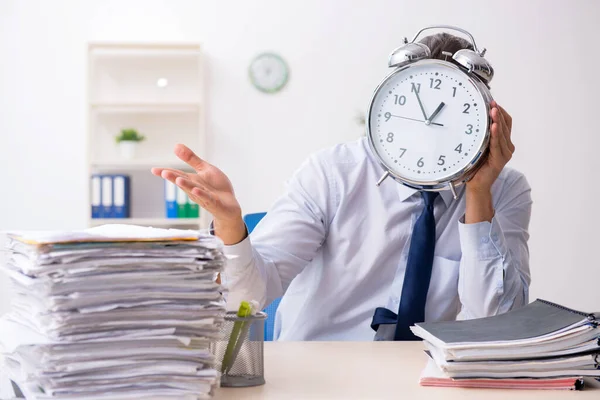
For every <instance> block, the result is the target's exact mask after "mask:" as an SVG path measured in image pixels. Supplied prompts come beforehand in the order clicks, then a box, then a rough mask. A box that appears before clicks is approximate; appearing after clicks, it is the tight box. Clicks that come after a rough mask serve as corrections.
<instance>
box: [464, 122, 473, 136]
mask: <svg viewBox="0 0 600 400" xmlns="http://www.w3.org/2000/svg"><path fill="white" fill-rule="evenodd" d="M465 133H466V134H467V135H470V134H471V133H473V125H471V124H467V130H466V131H465Z"/></svg>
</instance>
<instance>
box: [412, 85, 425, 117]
mask: <svg viewBox="0 0 600 400" xmlns="http://www.w3.org/2000/svg"><path fill="white" fill-rule="evenodd" d="M412 90H413V92H415V95H416V96H417V101H418V102H419V107H421V112H422V113H423V118H425V121H427V120H428V119H429V118H427V113H426V112H425V108H423V103H422V102H421V97H420V96H419V91H418V90H417V88H416V87H415V84H414V83H413V84H412Z"/></svg>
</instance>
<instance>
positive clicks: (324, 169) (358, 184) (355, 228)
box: [224, 138, 531, 340]
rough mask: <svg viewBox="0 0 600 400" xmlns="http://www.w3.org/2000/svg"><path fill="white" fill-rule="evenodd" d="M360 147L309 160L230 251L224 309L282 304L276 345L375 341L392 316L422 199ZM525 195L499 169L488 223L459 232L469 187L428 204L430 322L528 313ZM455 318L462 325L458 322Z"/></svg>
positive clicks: (515, 177) (517, 179)
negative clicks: (381, 316)
mask: <svg viewBox="0 0 600 400" xmlns="http://www.w3.org/2000/svg"><path fill="white" fill-rule="evenodd" d="M383 172H384V171H383V169H382V167H381V166H380V165H379V163H378V162H377V160H376V159H375V156H374V155H373V153H372V152H371V149H370V148H369V146H368V143H367V142H366V139H364V138H362V139H360V140H358V141H355V142H352V143H346V144H341V145H338V146H335V147H333V148H330V149H327V150H323V151H320V152H318V153H316V154H314V155H312V156H311V157H310V158H309V159H308V160H307V161H306V162H305V163H304V164H303V165H302V166H301V167H300V168H299V169H298V171H296V173H295V174H294V176H293V177H292V179H291V180H290V181H289V182H288V187H287V190H286V192H285V194H284V195H283V196H281V197H280V198H279V199H278V200H277V201H276V202H275V204H274V205H273V207H272V208H271V209H270V210H269V211H268V213H267V216H266V217H265V218H264V219H263V220H262V221H261V222H260V223H259V224H258V226H257V227H256V229H255V230H254V232H253V233H252V234H251V235H250V237H248V238H246V239H245V240H244V241H242V242H241V243H239V244H236V245H233V246H226V247H225V252H226V254H228V255H234V256H237V257H235V258H233V259H231V260H230V261H229V262H228V264H227V266H226V268H225V272H224V278H225V282H226V284H227V286H228V287H229V290H230V292H229V293H228V295H227V296H228V308H229V309H230V310H235V309H237V307H238V305H239V303H240V301H241V300H257V301H259V302H260V303H261V305H263V306H265V305H268V304H269V303H270V302H271V301H273V300H274V299H276V298H278V297H281V296H283V299H282V301H281V304H280V305H279V308H278V310H277V315H276V319H275V334H274V335H275V339H276V340H373V338H374V332H373V330H372V329H371V328H370V323H371V318H372V316H373V312H374V310H375V308H377V307H387V308H388V309H390V310H392V311H394V312H397V310H398V305H399V302H400V297H401V291H402V283H403V280H404V272H405V269H406V260H407V256H408V250H409V246H410V237H411V232H412V229H413V225H414V223H415V221H416V219H417V218H418V216H419V215H420V214H421V212H422V210H423V200H422V197H421V196H420V194H419V193H418V192H417V191H416V190H414V189H411V188H408V187H406V186H403V185H401V184H399V183H398V182H396V181H394V180H393V179H391V178H390V179H387V180H386V181H385V182H384V183H383V184H382V185H381V186H380V187H376V186H375V183H376V182H377V180H378V179H379V178H380V177H381V175H382V174H383ZM530 191H531V189H530V187H529V185H528V183H527V181H526V179H525V177H524V176H523V175H522V174H521V173H519V172H517V171H514V170H511V169H508V168H505V169H504V170H503V171H502V173H501V174H500V176H499V177H498V179H497V180H496V182H495V183H494V185H493V187H492V196H493V204H494V208H495V216H494V218H493V220H492V222H491V223H490V222H481V223H476V224H464V223H463V222H464V213H465V196H464V195H463V194H464V186H461V187H460V190H459V192H458V194H459V198H458V199H457V200H453V198H452V194H451V193H450V192H449V191H443V192H441V194H440V196H438V198H437V199H436V201H435V203H434V207H435V219H436V237H437V239H436V247H435V257H434V261H433V271H432V275H431V283H430V285H429V291H428V293H427V303H426V307H425V320H426V321H442V320H453V319H456V318H457V317H459V318H478V317H484V316H490V315H495V314H499V313H504V312H506V311H508V310H510V309H512V308H515V307H520V306H522V305H525V304H527V303H528V301H529V300H528V297H529V296H528V288H529V283H530V274H529V251H528V247H527V240H528V238H529V234H528V232H527V229H528V225H529V219H530V213H531V196H530ZM459 314H460V315H459Z"/></svg>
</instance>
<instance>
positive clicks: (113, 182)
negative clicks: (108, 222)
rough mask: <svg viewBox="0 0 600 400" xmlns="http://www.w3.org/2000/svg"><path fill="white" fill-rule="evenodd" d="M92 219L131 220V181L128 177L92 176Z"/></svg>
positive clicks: (119, 175)
mask: <svg viewBox="0 0 600 400" xmlns="http://www.w3.org/2000/svg"><path fill="white" fill-rule="evenodd" d="M91 179H92V193H91V200H92V218H129V217H130V214H131V212H130V209H131V206H130V203H131V195H130V192H131V179H130V177H129V176H128V175H121V174H118V175H92V178H91Z"/></svg>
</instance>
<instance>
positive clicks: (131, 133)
mask: <svg viewBox="0 0 600 400" xmlns="http://www.w3.org/2000/svg"><path fill="white" fill-rule="evenodd" d="M115 139H116V141H117V143H121V142H125V141H129V142H141V141H142V140H144V139H146V137H145V136H142V135H140V134H139V133H138V132H137V131H136V130H135V129H122V130H121V134H120V135H119V136H117V137H116V138H115Z"/></svg>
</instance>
